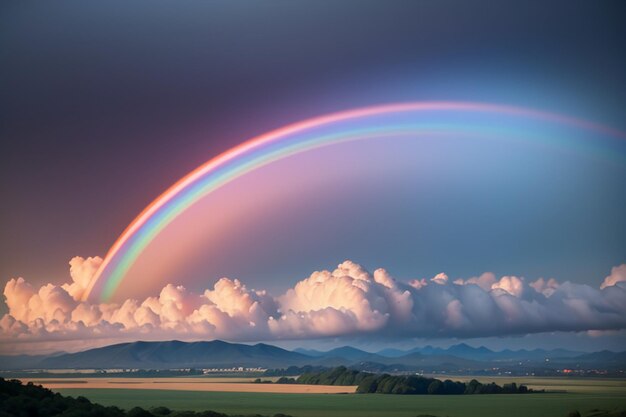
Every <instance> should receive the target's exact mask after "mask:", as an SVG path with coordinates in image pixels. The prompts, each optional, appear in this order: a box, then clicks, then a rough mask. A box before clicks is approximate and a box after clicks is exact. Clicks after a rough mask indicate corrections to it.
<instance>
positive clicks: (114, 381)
mask: <svg viewBox="0 0 626 417" xmlns="http://www.w3.org/2000/svg"><path fill="white" fill-rule="evenodd" d="M266 379H277V378H266ZM22 382H24V383H27V382H33V383H35V384H37V385H43V386H44V387H46V388H50V389H53V390H60V389H66V388H78V387H80V389H88V390H107V389H124V390H128V389H132V390H151V389H152V390H154V389H158V390H168V391H169V390H173V391H203V392H258V393H282V394H349V393H354V391H355V390H356V387H342V386H329V385H300V384H298V385H295V384H294V385H285V384H254V383H251V380H250V378H71V379H43V378H33V379H29V378H22ZM139 395H141V394H139Z"/></svg>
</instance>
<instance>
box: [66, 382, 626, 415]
mask: <svg viewBox="0 0 626 417" xmlns="http://www.w3.org/2000/svg"><path fill="white" fill-rule="evenodd" d="M58 391H59V392H61V393H62V394H64V395H71V396H78V395H82V396H85V397H87V398H89V399H91V400H93V401H95V402H98V403H100V404H104V405H116V406H118V407H122V408H131V407H134V406H140V407H143V408H151V407H156V406H161V405H162V406H166V407H169V408H172V409H181V410H195V411H200V410H215V411H220V412H224V413H233V414H235V413H238V414H256V413H259V414H265V415H273V414H275V413H286V414H291V415H293V416H295V417H319V416H324V417H415V416H416V415H419V414H432V415H436V416H442V417H443V416H449V417H491V416H493V417H496V416H506V417H527V416H538V417H539V416H540V417H564V416H566V415H567V413H568V412H569V411H572V410H579V411H580V412H581V413H583V415H585V414H586V413H587V412H589V411H590V410H593V409H604V410H608V409H615V408H621V409H623V408H626V393H621V394H606V393H598V392H590V393H576V394H571V393H565V394H551V393H546V394H526V395H521V394H518V395H502V394H500V395H467V396H398V395H375V394H364V395H356V394H353V395H336V394H266V393H236V392H197V391H167V390H123V389H80V388H68V389H60V390H58Z"/></svg>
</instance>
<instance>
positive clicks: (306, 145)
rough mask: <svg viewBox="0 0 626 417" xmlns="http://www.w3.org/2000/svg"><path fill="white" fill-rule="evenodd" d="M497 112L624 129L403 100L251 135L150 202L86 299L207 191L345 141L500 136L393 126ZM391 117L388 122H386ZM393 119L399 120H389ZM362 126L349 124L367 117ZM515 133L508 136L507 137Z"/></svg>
mask: <svg viewBox="0 0 626 417" xmlns="http://www.w3.org/2000/svg"><path fill="white" fill-rule="evenodd" d="M449 111H456V112H463V113H464V114H465V113H467V114H496V115H499V116H510V117H517V118H525V119H534V120H539V121H542V122H547V123H553V124H560V125H568V126H572V127H574V128H577V129H582V130H591V131H595V132H597V133H599V134H602V135H603V136H608V137H613V138H619V139H626V134H624V133H623V132H620V131H617V130H614V129H611V128H609V127H606V126H602V125H599V124H595V123H592V122H589V121H585V120H581V119H576V118H572V117H568V116H564V115H560V114H555V113H550V112H544V111H538V110H533V109H528V108H521V107H513V106H506V105H496V104H485V103H472V102H408V103H394V104H386V105H379V106H371V107H364V108H358V109H354V110H348V111H341V112H337V113H332V114H328V115H324V116H319V117H315V118H311V119H307V120H304V121H301V122H297V123H294V124H290V125H287V126H284V127H282V128H279V129H276V130H274V131H271V132H268V133H265V134H263V135H260V136H257V137H255V138H252V139H250V140H248V141H246V142H243V143H241V144H240V145H238V146H235V147H234V148H232V149H230V150H228V151H226V152H224V153H223V154H221V155H218V156H217V157H215V158H213V159H211V160H209V161H207V162H206V163H204V164H203V165H201V166H199V167H198V168H196V169H194V170H193V171H191V172H190V173H189V174H187V175H186V176H185V177H183V178H181V179H180V180H179V181H178V182H176V183H175V184H174V185H172V186H171V187H170V188H169V189H167V190H166V191H165V192H164V193H163V194H161V195H160V196H159V197H157V198H156V199H155V200H154V201H153V202H152V203H150V205H148V206H147V207H146V208H145V209H144V210H143V211H142V212H141V213H140V214H139V215H138V216H137V217H136V218H135V219H134V220H133V221H132V222H131V223H130V224H129V225H128V227H127V228H126V229H125V230H124V231H123V233H122V234H121V235H120V236H119V238H118V239H117V240H116V241H115V243H114V244H113V245H112V246H111V248H110V249H109V251H108V253H107V255H106V257H105V258H104V261H103V262H102V264H101V266H100V268H99V269H98V271H97V272H96V274H95V276H94V277H93V279H92V281H91V282H90V284H89V286H88V288H87V289H86V290H85V292H84V293H83V296H82V298H83V300H87V299H89V298H90V297H97V298H99V299H100V300H102V301H107V300H110V299H111V297H112V296H113V295H114V293H115V291H116V289H117V288H118V287H119V285H120V284H121V282H122V281H123V280H124V278H125V276H126V275H127V273H128V271H129V270H130V268H131V267H132V266H133V264H134V263H135V261H136V259H137V258H138V257H139V256H140V255H141V253H142V252H143V251H144V250H145V249H146V247H147V246H148V245H149V244H150V242H151V241H152V240H154V238H155V237H156V236H157V235H158V234H159V233H160V232H161V231H162V230H163V229H164V228H165V227H166V226H167V225H168V224H170V223H171V222H172V221H173V220H174V219H175V218H176V217H178V216H180V215H181V213H183V212H184V211H185V210H186V209H187V208H189V207H191V206H192V205H193V204H194V203H196V202H197V201H198V200H200V199H201V198H203V197H204V196H206V195H207V194H209V193H211V192H213V191H215V190H217V189H218V188H220V187H222V186H224V185H225V184H227V183H229V182H231V181H233V180H235V179H237V178H239V177H241V176H243V175H245V174H247V173H250V172H251V171H254V170H256V169H258V168H260V167H262V166H265V165H267V164H270V163H272V162H274V161H277V160H279V159H283V158H286V157H288V156H290V155H294V154H296V153H300V152H305V151H307V150H311V149H316V148H319V147H322V146H328V145H332V144H336V143H340V142H345V141H353V140H361V139H367V138H373V137H386V136H394V135H403V134H415V135H424V134H429V135H433V134H438V133H455V132H457V133H458V132H460V133H469V134H472V133H476V134H488V133H491V134H494V135H497V134H498V133H500V134H501V133H502V132H501V131H498V130H497V129H491V131H490V127H489V126H485V125H484V124H483V125H476V124H471V123H470V124H467V123H458V122H455V123H449V122H448V123H445V122H444V123H441V124H436V123H432V121H426V122H421V123H416V122H414V121H412V122H411V123H398V120H396V119H397V116H399V115H407V114H409V115H412V114H413V113H415V114H420V113H426V114H428V115H430V114H436V113H441V112H449ZM387 117H388V118H389V119H390V120H387V119H386V118H387ZM394 118H396V119H394ZM369 119H371V120H370V121H369V123H370V125H367V124H366V125H367V126H366V127H361V126H357V127H354V126H353V125H354V124H355V123H356V124H358V123H363V121H364V120H369ZM511 133H512V132H508V134H511Z"/></svg>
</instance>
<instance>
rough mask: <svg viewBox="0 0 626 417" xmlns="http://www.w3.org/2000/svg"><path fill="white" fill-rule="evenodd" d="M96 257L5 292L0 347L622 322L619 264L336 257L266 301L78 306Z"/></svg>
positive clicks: (580, 327) (176, 297) (604, 326)
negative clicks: (451, 267) (604, 273)
mask: <svg viewBox="0 0 626 417" xmlns="http://www.w3.org/2000/svg"><path fill="white" fill-rule="evenodd" d="M101 262H102V259H101V258H99V257H93V258H87V259H84V258H81V257H75V258H73V259H72V260H71V261H70V277H71V282H69V283H66V284H63V285H60V286H59V285H53V284H47V285H44V286H42V287H40V288H34V287H33V286H32V285H30V284H29V283H28V282H27V281H26V280H24V279H23V278H13V279H11V280H10V281H9V282H7V283H6V285H5V287H4V297H5V300H6V304H7V306H8V309H9V312H8V314H5V315H4V316H3V317H2V318H1V319H0V342H3V343H7V342H11V343H16V342H21V341H23V342H29V341H32V342H35V341H50V340H79V339H87V338H90V339H93V338H96V339H111V340H124V339H134V338H183V339H184V338H188V339H213V338H220V339H227V340H233V341H254V340H287V339H304V338H320V337H340V336H349V335H372V336H374V337H375V336H379V335H385V336H390V337H466V338H467V337H482V336H503V335H513V334H525V333H540V332H551V331H606V330H619V329H624V328H626V264H624V265H620V266H617V267H615V268H613V269H612V271H611V275H609V276H608V277H606V278H605V280H604V281H603V282H602V284H601V285H600V288H593V287H591V286H589V285H582V284H575V283H572V282H568V281H566V282H557V281H556V280H554V279H548V280H545V279H543V278H540V279H538V280H535V281H532V282H529V281H527V280H525V279H524V278H522V277H516V276H503V277H500V278H497V277H496V276H495V275H494V274H492V273H489V272H487V273H484V274H482V275H480V276H478V277H472V278H469V279H456V280H454V281H452V280H451V279H449V277H448V276H447V275H446V274H444V273H440V274H437V275H436V276H435V277H433V278H430V279H415V280H411V281H410V282H400V281H398V280H396V279H394V278H393V277H392V276H391V275H390V274H389V273H388V272H387V271H386V270H384V269H377V270H375V271H374V272H373V273H370V272H368V271H367V270H365V269H364V268H363V267H361V266H360V265H358V264H356V263H354V262H352V261H345V262H343V263H341V264H340V265H339V266H338V267H337V268H336V269H335V270H334V271H327V270H323V271H316V272H314V273H313V274H311V275H310V276H309V277H307V278H305V279H302V280H301V281H299V282H297V284H296V285H295V286H294V287H293V288H290V289H288V290H287V291H286V292H285V293H283V294H281V295H277V296H272V295H270V294H268V293H267V292H266V291H255V290H251V289H249V288H247V287H246V285H245V284H244V283H242V282H240V281H239V280H237V279H229V278H222V279H220V280H219V281H217V282H216V283H215V284H214V285H213V287H212V288H209V289H206V290H205V291H204V292H203V293H194V292H191V291H188V290H187V289H186V288H185V287H183V286H180V285H174V284H168V285H166V286H165V287H164V288H163V289H162V290H161V292H160V293H159V294H155V295H154V296H150V297H147V298H146V299H144V300H136V299H127V300H125V301H124V302H121V303H110V304H107V303H101V304H98V303H93V302H83V301H80V294H81V293H82V292H83V290H84V289H85V287H86V286H87V284H88V283H89V281H90V279H91V278H92V277H93V275H94V273H95V272H96V270H97V268H98V266H99V265H100V263H101Z"/></svg>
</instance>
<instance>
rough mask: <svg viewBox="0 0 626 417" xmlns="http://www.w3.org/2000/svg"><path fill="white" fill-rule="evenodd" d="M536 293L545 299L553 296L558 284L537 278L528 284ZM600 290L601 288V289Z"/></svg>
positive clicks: (550, 280)
mask: <svg viewBox="0 0 626 417" xmlns="http://www.w3.org/2000/svg"><path fill="white" fill-rule="evenodd" d="M528 285H529V286H530V287H532V288H533V289H534V290H535V291H537V292H538V293H541V294H543V295H545V296H546V297H549V296H551V295H552V294H554V291H555V290H556V289H557V288H558V287H559V283H558V281H557V280H555V279H554V278H550V279H548V280H545V279H543V278H539V279H538V280H536V281H534V282H531V283H530V284H528ZM601 288H602V287H601Z"/></svg>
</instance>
